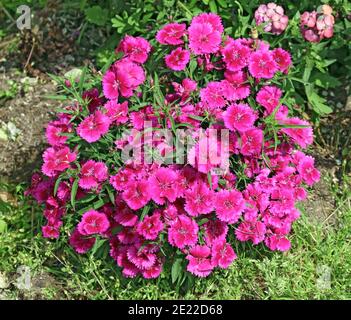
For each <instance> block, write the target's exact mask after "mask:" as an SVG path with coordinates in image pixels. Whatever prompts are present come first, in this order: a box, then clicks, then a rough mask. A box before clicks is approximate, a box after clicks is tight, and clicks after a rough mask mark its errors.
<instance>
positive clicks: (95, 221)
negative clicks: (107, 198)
mask: <svg viewBox="0 0 351 320" xmlns="http://www.w3.org/2000/svg"><path fill="white" fill-rule="evenodd" d="M109 227H110V223H109V221H108V219H107V217H106V215H105V214H104V213H100V212H98V211H95V210H89V211H87V212H85V213H84V214H83V217H82V220H81V221H80V222H79V224H78V231H79V233H80V234H82V235H92V234H101V233H104V232H105V231H107V229H108V228H109Z"/></svg>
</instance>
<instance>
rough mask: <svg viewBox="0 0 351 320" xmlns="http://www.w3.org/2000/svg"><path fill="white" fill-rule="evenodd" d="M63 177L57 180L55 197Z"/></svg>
mask: <svg viewBox="0 0 351 320" xmlns="http://www.w3.org/2000/svg"><path fill="white" fill-rule="evenodd" d="M62 179H63V177H62V176H59V177H58V179H57V180H56V182H55V186H54V196H56V194H57V189H58V187H59V185H60V183H61V181H62Z"/></svg>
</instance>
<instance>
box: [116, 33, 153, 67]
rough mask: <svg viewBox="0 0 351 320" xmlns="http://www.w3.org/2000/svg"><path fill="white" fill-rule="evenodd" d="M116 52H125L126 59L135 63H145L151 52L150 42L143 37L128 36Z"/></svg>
mask: <svg viewBox="0 0 351 320" xmlns="http://www.w3.org/2000/svg"><path fill="white" fill-rule="evenodd" d="M116 51H117V52H123V53H124V55H125V57H127V58H128V59H130V60H131V61H133V62H137V63H145V62H146V60H147V58H148V54H149V53H150V51H151V45H150V43H149V41H147V40H146V39H144V38H142V37H132V36H129V35H126V36H125V37H124V38H123V40H122V41H121V43H120V44H119V46H118V48H117V49H116Z"/></svg>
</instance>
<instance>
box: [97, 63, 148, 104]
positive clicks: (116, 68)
mask: <svg viewBox="0 0 351 320" xmlns="http://www.w3.org/2000/svg"><path fill="white" fill-rule="evenodd" d="M144 81H145V72H144V70H143V68H142V67H140V66H139V65H138V64H136V63H134V62H132V61H131V60H129V59H122V60H119V61H117V62H116V63H115V64H114V65H113V66H112V67H111V69H110V71H107V72H106V74H105V76H104V77H103V79H102V88H103V92H104V95H105V97H106V98H108V99H118V97H119V95H120V94H121V96H122V97H125V98H129V97H131V96H132V95H133V91H134V90H135V89H136V88H137V87H138V86H139V85H140V84H142V83H143V82H144Z"/></svg>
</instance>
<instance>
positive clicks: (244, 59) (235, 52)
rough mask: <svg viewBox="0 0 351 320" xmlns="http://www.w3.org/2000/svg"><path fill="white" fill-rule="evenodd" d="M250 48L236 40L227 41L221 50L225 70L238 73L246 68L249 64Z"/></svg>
mask: <svg viewBox="0 0 351 320" xmlns="http://www.w3.org/2000/svg"><path fill="white" fill-rule="evenodd" d="M250 53H251V52H250V48H249V47H248V46H245V45H242V44H241V42H240V41H238V40H231V41H228V42H227V44H226V45H225V46H224V48H223V49H222V55H223V61H224V62H225V64H226V67H227V70H229V71H239V70H241V69H243V68H244V67H246V66H247V65H248V62H249V57H250Z"/></svg>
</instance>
